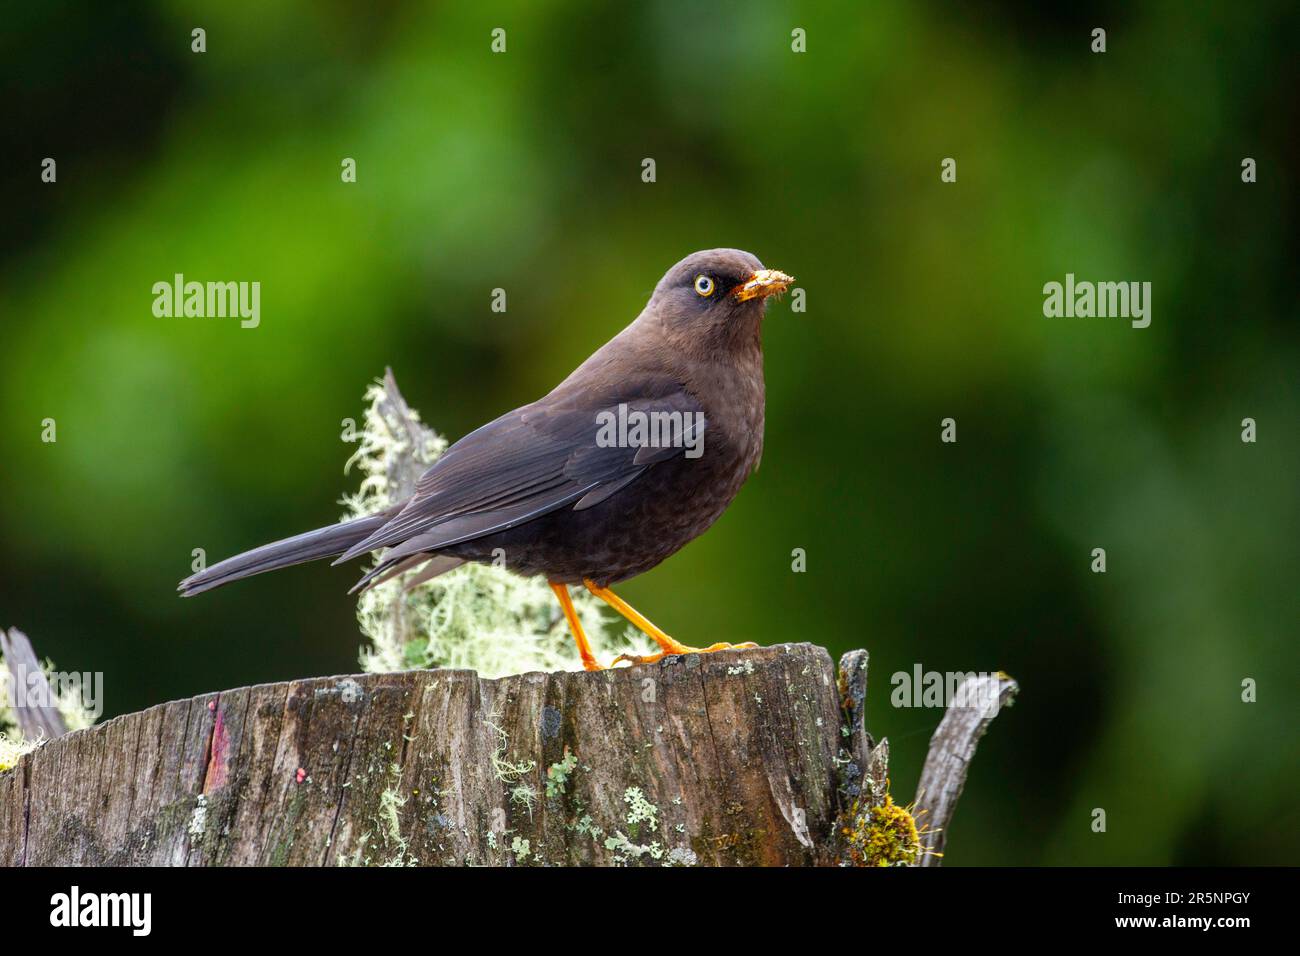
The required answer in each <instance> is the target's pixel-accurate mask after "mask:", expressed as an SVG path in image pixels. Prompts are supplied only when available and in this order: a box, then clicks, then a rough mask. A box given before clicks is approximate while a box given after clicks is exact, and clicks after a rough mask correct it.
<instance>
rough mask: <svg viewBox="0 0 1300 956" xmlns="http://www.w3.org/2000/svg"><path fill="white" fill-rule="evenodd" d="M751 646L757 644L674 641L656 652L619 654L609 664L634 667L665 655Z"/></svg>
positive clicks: (710, 651) (744, 648)
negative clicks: (692, 644)
mask: <svg viewBox="0 0 1300 956" xmlns="http://www.w3.org/2000/svg"><path fill="white" fill-rule="evenodd" d="M751 647H758V645H757V644H755V643H754V642H753V641H745V642H743V643H741V644H728V643H726V642H725V641H723V642H719V643H717V644H710V645H709V646H708V647H687V646H686V645H685V644H678V643H677V642H676V641H674V642H673V644H672V646H671V647H667V648H664V650H662V651H660V652H659V653H658V654H644V655H642V654H620V655H618V657H616V658H614V660H613V662H612V663H611V664H610V665H609V666H610V667H614V666H615V665H616V664H619V663H620V662H622V661H627V662H628V663H629V664H631V665H632V666H633V667H635V666H637V665H638V664H653V663H655V662H656V661H661V660H663V659H664V658H665V657H675V656H677V655H680V654H712V653H713V652H714V651H741V650H748V649H749V648H751Z"/></svg>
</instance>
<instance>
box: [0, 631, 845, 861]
mask: <svg viewBox="0 0 1300 956" xmlns="http://www.w3.org/2000/svg"><path fill="white" fill-rule="evenodd" d="M864 668H865V662H864ZM844 719H845V718H844V714H843V712H842V711H841V698H840V691H839V688H838V687H837V682H836V673H835V669H834V666H833V665H832V662H831V659H830V657H829V656H828V654H827V653H826V651H825V650H823V649H822V648H819V647H813V646H811V645H807V644H793V645H779V646H775V647H767V648H761V649H758V650H749V651H743V652H721V653H715V654H699V655H690V656H686V657H676V658H669V659H667V660H666V661H664V662H662V663H660V664H657V665H651V666H646V667H638V668H634V669H617V670H609V671H603V672H599V673H592V674H588V673H583V672H576V673H552V674H540V673H533V674H522V675H518V676H514V677H506V678H502V679H499V680H483V679H480V678H479V677H478V676H477V675H476V674H475V673H473V672H471V671H450V670H434V671H411V672H406V673H399V674H379V675H359V676H353V677H329V678H317V679H312V680H301V681H294V682H292V683H287V684H273V685H264V686H258V687H251V688H242V689H239V690H234V691H229V692H224V693H220V694H206V695H203V696H199V697H195V698H192V699H190V700H185V701H175V702H172V703H168V704H163V705H160V706H157V707H153V708H150V709H149V710H146V711H143V712H140V713H136V714H128V715H125V716H122V717H118V718H116V719H114V720H111V721H109V722H107V723H106V724H103V725H100V726H98V727H95V728H92V729H90V730H87V731H80V732H76V733H72V734H69V735H67V736H64V737H60V738H59V739H57V740H53V741H51V742H49V743H47V744H45V745H44V746H42V747H41V748H40V749H38V750H37V751H35V752H34V753H32V754H29V755H27V756H26V757H24V758H23V759H22V761H21V762H20V763H19V765H18V766H16V767H15V768H14V769H13V770H12V771H10V772H8V773H5V774H3V775H0V864H2V865H24V864H25V865H50V864H56V865H57V864H129V865H138V864H163V865H189V866H196V865H224V864H294V865H329V866H332V865H340V864H369V865H378V864H420V865H436V864H446V865H456V866H459V865H472V864H498V865H501V864H504V865H542V864H614V863H623V862H625V863H630V864H633V865H636V864H643V865H644V864H655V865H664V864H669V863H679V864H697V865H709V864H766V865H791V864H794V865H808V864H814V865H815V864H827V863H832V862H834V860H833V859H832V857H831V851H830V849H829V847H830V846H831V844H832V839H831V838H832V831H833V829H834V825H835V818H836V814H837V812H838V810H839V800H840V792H841V790H842V787H843V769H842V768H843V765H844V763H845V757H844V754H845V753H847V750H846V749H845V747H846V742H845V740H844V734H843V733H842V727H843V726H844ZM566 755H572V760H570V761H569V762H570V763H571V764H572V768H571V769H570V770H568V771H567V772H566V771H564V770H563V767H564V764H565V761H566ZM859 759H861V757H859ZM553 767H559V768H561V769H560V770H559V771H558V772H557V771H550V768H553ZM548 771H550V773H549V775H548ZM557 773H558V775H560V776H562V777H563V778H564V779H563V780H562V781H557V780H556V779H554V778H555V776H556V775H557ZM548 780H549V782H550V783H551V787H550V792H549V793H548V787H547V784H548Z"/></svg>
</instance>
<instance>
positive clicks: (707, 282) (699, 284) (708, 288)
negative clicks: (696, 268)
mask: <svg viewBox="0 0 1300 956" xmlns="http://www.w3.org/2000/svg"><path fill="white" fill-rule="evenodd" d="M695 294H696V295H700V296H703V297H704V298H706V299H707V298H708V297H709V296H711V295H713V280H712V279H710V278H709V277H708V276H696V277H695Z"/></svg>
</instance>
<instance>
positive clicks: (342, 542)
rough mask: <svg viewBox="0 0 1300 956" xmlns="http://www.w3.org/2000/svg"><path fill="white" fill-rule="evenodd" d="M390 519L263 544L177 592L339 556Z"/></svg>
mask: <svg viewBox="0 0 1300 956" xmlns="http://www.w3.org/2000/svg"><path fill="white" fill-rule="evenodd" d="M391 517H392V514H391V513H380V514H375V515H369V516H368V517H365V518H355V519H353V520H352V521H344V522H343V523H342V524H335V525H330V526H329V527H326V528H317V529H316V530H315V531H308V532H306V533H305V534H299V535H294V536H293V537H292V538H285V539H284V540H283V541H273V542H271V543H270V544H264V545H262V546H261V547H260V548H254V549H253V550H252V551H245V552H244V553H243V554H237V555H235V556H234V557H233V558H226V560H224V561H222V562H220V563H218V564H214V565H213V566H212V567H210V568H205V569H204V570H202V571H200V572H199V573H198V574H192V575H190V576H189V577H188V578H186V579H185V580H184V581H182V582H181V583H180V584H178V585H177V586H176V590H177V591H179V592H180V593H181V596H182V597H192V596H193V595H195V594H202V593H203V592H204V591H211V590H212V589H213V588H219V587H221V585H223V584H229V583H230V582H231V581H238V580H240V579H242V578H251V577H252V576H253V575H255V574H261V573H262V572H263V571H275V570H277V569H279V568H287V567H289V566H290V565H293V564H302V563H303V562H306V561H315V560H317V559H318V558H330V557H333V556H334V555H336V554H342V553H343V552H344V551H346V550H347V549H348V548H350V547H352V546H353V545H354V544H356V543H357V542H358V541H363V540H365V538H367V537H369V536H370V535H371V534H373V533H374V532H375V531H377V530H378V529H379V528H380V527H382V526H383V524H384V523H385V522H386V521H388V519H389V518H391Z"/></svg>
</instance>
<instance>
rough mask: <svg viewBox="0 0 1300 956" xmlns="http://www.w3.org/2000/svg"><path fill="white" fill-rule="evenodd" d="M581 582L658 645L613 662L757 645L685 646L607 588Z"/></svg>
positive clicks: (649, 660)
mask: <svg viewBox="0 0 1300 956" xmlns="http://www.w3.org/2000/svg"><path fill="white" fill-rule="evenodd" d="M582 583H583V584H585V585H586V586H587V590H588V591H590V592H591V593H592V594H594V595H596V597H598V598H600V599H601V600H602V601H604V602H605V603H606V604H608V605H609V606H610V607H612V608H613V609H614V610H615V611H618V613H619V614H621V615H623V616H624V617H625V618H627V619H628V620H629V621H631V622H632V625H633V626H634V627H636V628H638V629H640V630H641V631H644V632H645V634H646V635H647V636H648V637H650V638H651V639H652V640H653V641H654V642H655V643H656V644H658V645H659V647H660V651H659V653H658V654H648V655H646V656H645V657H638V656H637V655H635V654H620V655H618V657H616V658H615V659H614V663H615V664H617V663H618V662H619V661H631V662H632V663H633V664H651V663H654V662H655V661H657V660H661V659H662V658H664V657H667V656H668V655H670V654H710V653H712V652H713V651H728V650H736V649H740V648H746V647H758V645H757V644H755V643H754V642H753V641H746V642H745V643H744V644H726V643H719V644H712V645H710V646H709V647H687V646H686V645H685V644H682V643H681V642H679V641H676V640H674V639H673V638H671V637H669V636H668V635H667V634H665V633H664V632H663V631H661V630H660V629H659V628H657V627H655V626H654V625H653V624H652V623H650V621H649V620H648V619H647V618H646V617H644V616H643V615H642V614H641V612H640V611H638V610H637V609H636V608H634V607H633V606H632V605H630V604H628V603H627V602H626V601H624V600H623V599H622V598H621V597H619V596H618V595H617V594H615V593H614V592H613V591H611V590H610V589H609V588H602V587H600V586H598V585H597V584H595V583H594V582H592V581H590V580H584V581H583V582H582Z"/></svg>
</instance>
